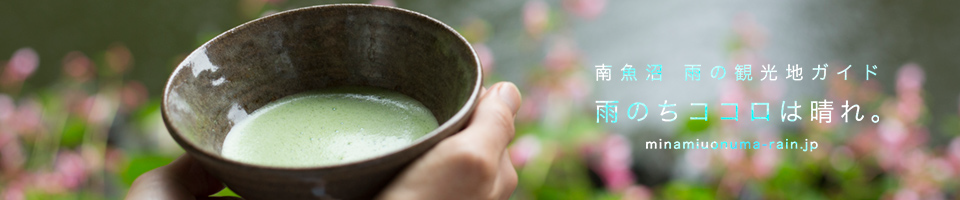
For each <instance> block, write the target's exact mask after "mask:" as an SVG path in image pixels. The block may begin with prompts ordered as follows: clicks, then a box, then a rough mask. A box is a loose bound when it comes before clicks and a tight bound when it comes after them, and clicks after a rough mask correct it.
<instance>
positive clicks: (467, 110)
mask: <svg viewBox="0 0 960 200" xmlns="http://www.w3.org/2000/svg"><path fill="white" fill-rule="evenodd" d="M330 8H360V9H379V10H383V11H386V12H397V13H402V14H406V15H409V16H411V17H414V18H420V19H423V20H426V21H428V22H432V23H434V24H437V25H440V27H442V29H446V30H447V31H448V32H449V33H453V34H454V35H455V36H457V38H459V39H460V42H462V43H463V44H464V45H466V46H467V48H468V50H470V53H471V54H472V57H473V61H474V64H475V65H476V70H477V71H476V74H477V76H476V80H475V81H474V86H473V89H472V91H471V93H470V97H469V98H468V99H467V101H466V102H464V104H463V105H461V106H462V107H460V110H458V111H457V112H456V113H455V114H454V115H453V116H451V117H450V119H447V121H446V122H444V123H443V124H440V126H438V127H437V128H435V129H433V131H430V132H429V133H427V134H425V135H423V136H421V137H420V138H418V139H417V140H414V141H413V142H412V143H410V144H408V145H407V146H405V147H403V148H398V149H394V150H391V151H388V152H385V153H382V154H379V155H376V156H373V157H368V158H364V159H359V160H353V161H349V162H343V163H337V164H331V165H319V166H305V167H304V166H300V167H282V166H268V165H257V164H250V163H246V162H240V161H236V160H233V159H229V158H225V157H223V156H221V155H218V154H216V153H214V152H210V151H207V150H205V149H201V148H198V147H197V144H194V142H192V141H189V140H187V139H185V138H183V136H181V134H180V131H179V130H178V129H177V128H176V127H174V126H173V125H172V124H171V123H170V120H169V119H168V116H167V109H166V107H167V106H166V104H167V98H168V96H169V95H168V94H169V91H170V90H171V87H172V83H173V79H174V77H176V75H177V74H179V73H180V70H182V69H183V66H184V64H187V62H188V60H187V58H189V56H187V57H186V58H184V60H183V61H181V62H180V63H179V64H178V65H177V68H176V69H174V70H173V72H172V73H171V75H170V77H169V78H168V79H167V83H166V84H165V86H164V89H163V94H162V95H163V96H162V99H161V102H160V114H161V117H162V118H163V123H164V126H166V128H167V130H168V132H169V133H170V135H171V136H172V137H173V139H174V140H175V141H176V142H177V143H178V144H179V145H180V146H181V148H184V151H185V152H186V154H191V152H197V153H199V154H200V155H201V156H205V157H210V158H213V159H216V160H220V161H222V162H225V163H229V164H231V165H238V166H243V167H249V168H259V169H267V170H286V171H312V170H323V169H336V168H343V167H349V166H357V165H363V164H374V163H373V162H377V161H378V160H381V159H383V158H385V157H388V156H390V155H394V154H397V153H400V152H403V151H407V150H409V149H411V148H413V147H416V146H420V145H422V144H423V143H424V142H426V141H427V140H430V139H432V138H434V137H437V135H438V134H440V132H443V131H445V130H448V129H451V128H452V127H453V126H455V125H456V124H458V122H460V121H462V120H470V119H469V117H470V116H467V115H468V114H471V113H472V112H473V110H474V109H476V106H477V99H478V98H480V92H481V90H482V87H483V67H482V66H481V63H480V59H479V57H478V56H477V52H476V50H474V49H473V46H472V45H470V42H469V41H467V40H466V38H464V37H463V35H460V33H459V32H457V31H456V30H455V29H453V28H451V27H450V26H448V25H447V24H444V23H443V22H441V21H440V20H437V19H434V18H432V17H430V16H427V15H424V14H421V13H418V12H415V11H411V10H407V9H403V8H398V7H392V6H381V5H372V4H356V3H340V4H325V5H316V6H307V7H301V8H295V9H290V10H285V11H282V12H277V13H274V14H270V15H267V16H264V17H260V18H257V19H254V20H251V21H248V22H245V23H243V24H240V25H237V26H236V27H233V28H231V29H230V30H227V31H224V32H223V33H220V34H219V35H217V36H216V37H214V38H212V39H210V40H208V41H206V42H204V43H203V44H202V45H200V46H199V47H197V48H196V49H194V50H193V51H192V52H190V54H187V55H193V54H194V53H198V51H200V50H205V49H206V48H207V46H208V45H209V44H210V43H211V42H213V41H217V40H218V39H220V38H221V37H226V36H228V35H232V34H234V33H235V32H236V31H238V30H239V29H242V28H246V27H248V26H251V25H254V24H257V23H264V22H263V21H266V20H268V19H271V18H275V17H278V16H281V15H293V14H297V13H300V12H308V11H315V10H323V9H330ZM464 123H469V121H466V122H464ZM451 131H460V130H451ZM455 133H456V132H454V133H452V134H455ZM452 134H451V135H452ZM449 136H450V135H448V136H447V137H449ZM443 139H445V138H441V139H440V140H443ZM434 145H436V144H434ZM429 149H432V147H428V150H429ZM191 156H192V155H191Z"/></svg>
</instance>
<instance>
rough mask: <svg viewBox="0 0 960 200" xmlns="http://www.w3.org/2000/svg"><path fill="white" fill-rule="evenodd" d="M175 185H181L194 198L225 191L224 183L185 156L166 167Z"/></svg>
mask: <svg viewBox="0 0 960 200" xmlns="http://www.w3.org/2000/svg"><path fill="white" fill-rule="evenodd" d="M166 168H167V170H168V173H169V175H170V176H171V177H172V178H173V179H172V180H173V181H174V183H176V184H178V185H181V186H183V187H184V189H185V190H186V191H187V192H188V193H189V194H190V195H192V196H210V195H211V194H214V193H217V192H219V191H220V190H223V188H224V186H223V183H221V182H220V180H218V179H217V178H216V177H213V175H210V174H209V173H207V170H205V169H203V166H200V163H197V161H196V160H195V159H193V158H192V157H190V156H189V155H186V154H184V155H183V156H180V158H177V160H174V161H173V162H171V163H170V165H167V166H166Z"/></svg>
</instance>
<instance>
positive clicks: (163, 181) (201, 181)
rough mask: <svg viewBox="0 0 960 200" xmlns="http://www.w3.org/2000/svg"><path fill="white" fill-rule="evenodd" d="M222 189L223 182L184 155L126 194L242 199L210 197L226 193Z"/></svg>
mask: <svg viewBox="0 0 960 200" xmlns="http://www.w3.org/2000/svg"><path fill="white" fill-rule="evenodd" d="M223 187H224V186H223V183H220V180H218V179H217V178H215V177H213V175H210V174H209V173H207V171H206V170H204V169H203V167H201V166H200V164H199V163H197V161H196V160H194V159H193V158H191V157H190V156H189V155H186V154H184V155H182V156H180V158H177V159H176V160H174V161H173V162H171V163H170V164H169V165H167V166H163V167H159V168H156V169H153V170H150V171H149V172H147V173H144V174H142V175H140V177H137V180H135V181H133V185H131V186H130V190H128V191H127V197H126V199H136V200H140V199H239V198H236V197H208V196H210V195H212V194H214V193H217V192H219V191H220V190H223Z"/></svg>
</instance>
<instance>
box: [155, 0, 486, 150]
mask: <svg viewBox="0 0 960 200" xmlns="http://www.w3.org/2000/svg"><path fill="white" fill-rule="evenodd" d="M358 8H362V9H358ZM479 76H480V74H479V63H478V61H477V60H476V57H475V54H474V52H473V50H472V49H471V48H470V46H469V44H468V43H466V41H465V40H463V38H462V37H460V36H459V35H458V34H456V32H454V31H453V30H452V29H450V28H449V27H447V26H446V25H443V24H442V23H439V22H437V21H436V20H433V19H431V18H428V17H426V16H423V15H420V14H417V13H413V12H408V11H404V10H399V9H392V8H385V7H377V6H361V5H356V6H327V7H321V8H316V7H315V8H310V9H298V10H293V11H287V12H283V13H279V14H276V15H272V16H268V17H265V18H261V19H258V20H255V21H251V22H248V23H246V24H244V25H241V26H239V27H237V28H234V29H232V30H230V31H227V32H225V33H223V34H221V35H220V36H217V37H216V38H215V39H213V40H211V41H210V42H208V43H207V44H204V45H203V46H201V47H200V48H198V49H197V50H196V51H194V52H193V53H191V54H190V55H189V56H188V57H187V59H186V60H184V61H183V63H181V64H180V66H178V68H177V69H176V70H175V71H174V74H173V75H172V77H171V78H170V80H169V81H168V83H167V87H166V89H165V91H164V98H163V109H162V110H163V113H164V117H165V120H167V125H168V128H169V129H171V130H170V131H171V133H172V134H173V135H174V137H175V138H177V139H178V140H180V141H181V145H184V144H183V141H185V142H186V143H188V144H186V146H185V147H184V148H187V149H188V150H189V148H196V149H198V150H200V151H203V152H204V153H206V154H209V155H211V156H213V157H218V158H222V157H220V150H221V146H222V144H223V140H224V138H225V137H226V134H227V133H228V132H229V130H230V128H231V127H233V125H235V124H236V123H238V122H239V121H240V120H242V119H244V118H245V117H247V115H248V114H250V113H251V112H253V111H254V110H256V109H258V108H260V107H262V106H264V105H265V104H267V103H269V102H271V101H274V100H276V99H279V98H282V97H284V96H287V95H292V94H296V93H300V92H304V91H311V90H317V89H321V88H326V87H336V86H373V87H378V88H384V89H389V90H393V91H397V92H400V93H403V94H406V95H408V96H410V97H412V98H414V99H417V100H418V101H420V102H421V103H423V105H425V106H426V107H427V108H429V109H430V110H431V111H432V112H433V115H434V116H435V117H436V118H437V122H438V123H439V124H441V126H440V128H438V129H442V128H444V127H448V126H444V125H445V124H448V121H450V119H451V118H452V117H454V116H455V115H456V114H457V113H458V112H461V110H462V109H465V108H464V107H465V106H466V104H467V103H468V100H470V98H471V96H472V95H474V94H473V93H474V92H475V90H477V89H478V88H479V87H478V86H479V80H480V78H479ZM436 133H437V130H434V131H433V132H431V133H429V134H427V135H425V136H424V137H433V136H435V135H436ZM277 134H282V133H277ZM187 146H190V147H187Z"/></svg>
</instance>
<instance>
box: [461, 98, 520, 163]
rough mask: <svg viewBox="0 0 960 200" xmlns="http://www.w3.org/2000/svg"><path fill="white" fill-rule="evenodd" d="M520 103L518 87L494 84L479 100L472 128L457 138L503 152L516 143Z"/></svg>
mask: <svg viewBox="0 0 960 200" xmlns="http://www.w3.org/2000/svg"><path fill="white" fill-rule="evenodd" d="M520 102H521V97H520V90H518V89H517V86H516V85H514V84H513V83H510V82H500V83H497V84H494V85H493V86H492V87H490V89H489V90H487V92H486V94H484V96H483V98H481V99H480V104H479V105H477V108H476V110H475V111H474V113H473V117H472V118H471V119H470V124H469V125H468V126H467V128H466V129H464V131H462V132H460V133H459V134H458V135H462V136H461V137H465V139H467V141H474V142H479V143H486V144H485V145H484V146H486V147H488V148H490V150H497V151H502V150H503V149H505V148H506V147H507V145H508V144H510V141H511V140H513V136H514V125H513V120H514V116H516V114H517V110H518V109H519V108H520ZM495 155H499V154H495Z"/></svg>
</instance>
